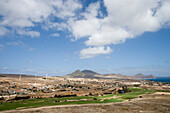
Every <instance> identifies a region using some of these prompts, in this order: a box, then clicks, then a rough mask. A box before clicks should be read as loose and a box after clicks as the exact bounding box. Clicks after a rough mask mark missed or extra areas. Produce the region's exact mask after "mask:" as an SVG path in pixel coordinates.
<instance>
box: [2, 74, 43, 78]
mask: <svg viewBox="0 0 170 113" xmlns="http://www.w3.org/2000/svg"><path fill="white" fill-rule="evenodd" d="M19 76H20V74H0V77H10V78H19ZM21 76H22V78H34V77H35V76H34V75H23V74H21ZM37 77H40V76H37Z"/></svg>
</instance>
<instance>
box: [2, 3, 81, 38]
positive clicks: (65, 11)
mask: <svg viewBox="0 0 170 113" xmlns="http://www.w3.org/2000/svg"><path fill="white" fill-rule="evenodd" d="M81 7H82V6H81V4H80V3H79V2H77V0H1V1H0V15H1V16H2V18H1V20H0V35H4V34H5V32H6V31H5V30H4V29H6V27H11V28H13V29H18V28H28V27H36V26H37V25H36V23H40V24H42V23H43V22H44V21H47V20H49V18H50V16H53V17H54V16H56V17H59V18H62V19H65V18H66V17H69V16H74V15H75V13H74V12H75V11H76V10H77V9H79V8H81ZM17 33H18V34H20V35H29V36H31V37H38V36H40V35H39V33H38V32H37V31H18V32H17Z"/></svg>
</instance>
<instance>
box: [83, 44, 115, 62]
mask: <svg viewBox="0 0 170 113" xmlns="http://www.w3.org/2000/svg"><path fill="white" fill-rule="evenodd" d="M111 52H112V49H111V48H110V47H109V46H107V47H106V48H105V47H102V46H101V47H89V48H86V49H82V50H81V51H80V58H81V59H84V58H93V57H95V56H97V55H100V54H109V53H111Z"/></svg>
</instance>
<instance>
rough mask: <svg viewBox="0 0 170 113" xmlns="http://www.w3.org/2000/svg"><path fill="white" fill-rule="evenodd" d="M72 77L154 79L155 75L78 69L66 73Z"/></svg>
mask: <svg viewBox="0 0 170 113" xmlns="http://www.w3.org/2000/svg"><path fill="white" fill-rule="evenodd" d="M66 77H70V78H96V79H153V78H156V77H154V76H153V75H143V74H141V73H139V74H136V75H134V76H127V75H122V74H112V73H111V74H99V73H96V72H94V71H91V70H83V71H80V70H76V71H75V72H73V73H71V74H68V75H66Z"/></svg>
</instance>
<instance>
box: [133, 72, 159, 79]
mask: <svg viewBox="0 0 170 113" xmlns="http://www.w3.org/2000/svg"><path fill="white" fill-rule="evenodd" d="M134 78H142V79H154V78H156V77H154V76H153V75H143V74H142V73H138V74H136V75H134Z"/></svg>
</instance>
